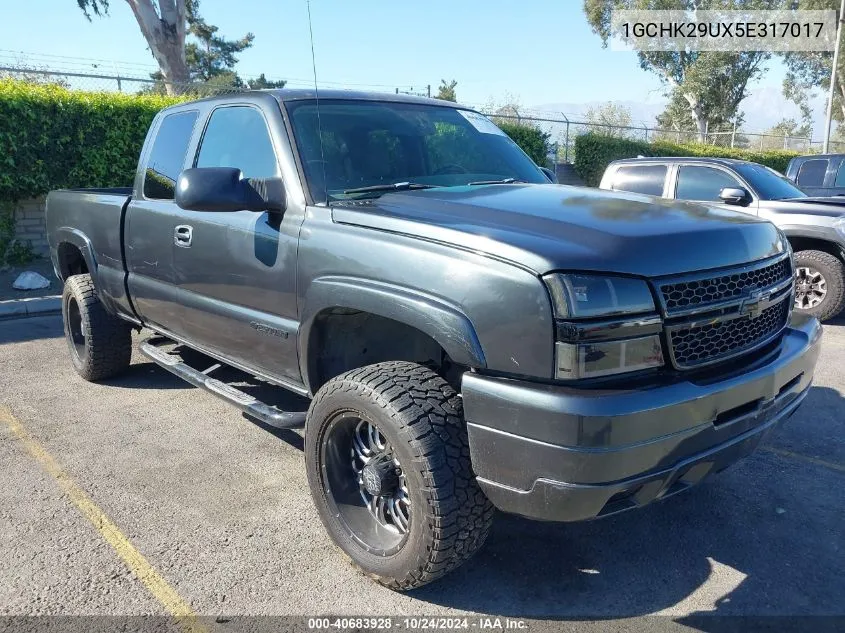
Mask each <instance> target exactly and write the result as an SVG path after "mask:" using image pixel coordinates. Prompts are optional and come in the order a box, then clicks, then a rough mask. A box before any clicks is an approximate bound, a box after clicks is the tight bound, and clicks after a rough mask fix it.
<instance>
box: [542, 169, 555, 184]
mask: <svg viewBox="0 0 845 633" xmlns="http://www.w3.org/2000/svg"><path fill="white" fill-rule="evenodd" d="M540 171H541V172H543V173H544V174H546V178H548V179H549V182H551V183H554V184H557V175H555V172H553V171H552V170H551V169H549V168H548V167H540Z"/></svg>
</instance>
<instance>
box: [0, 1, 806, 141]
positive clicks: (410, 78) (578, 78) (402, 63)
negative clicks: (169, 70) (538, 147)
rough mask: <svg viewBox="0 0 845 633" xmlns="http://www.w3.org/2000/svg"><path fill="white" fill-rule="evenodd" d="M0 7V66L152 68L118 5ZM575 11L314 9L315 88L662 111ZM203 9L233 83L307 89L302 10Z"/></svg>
mask: <svg viewBox="0 0 845 633" xmlns="http://www.w3.org/2000/svg"><path fill="white" fill-rule="evenodd" d="M4 4H5V6H4V17H3V20H2V22H0V65H14V63H15V62H17V61H27V62H28V63H30V64H36V65H38V66H45V67H51V68H57V69H62V70H74V71H77V72H100V73H104V74H113V73H114V72H115V71H116V70H119V71H120V73H121V74H122V75H126V74H130V73H131V74H135V75H136V76H143V77H146V76H147V75H148V73H149V72H151V71H154V70H156V68H157V67H156V64H155V61H154V60H153V58H152V56H151V54H150V52H149V51H148V50H147V47H146V42H145V41H144V38H143V36H142V35H141V32H140V30H139V28H138V26H137V23H136V22H135V18H134V16H133V15H132V12H131V10H130V8H129V6H128V4H127V3H126V2H124V1H123V0H111V11H110V15H109V16H108V17H106V18H96V17H94V18H93V21H92V22H90V23H89V22H88V21H86V19H85V17H84V16H83V14H82V12H81V11H80V10H79V9H78V7H77V5H76V0H28V1H27V2H9V1H8V0H7V1H6V2H5V3H4ZM581 7H582V3H581V1H580V0H534V1H532V2H523V3H521V4H517V3H514V2H512V1H511V2H505V1H503V0H486V1H481V0H449V1H446V0H426V1H425V2H414V3H412V2H401V1H397V0H393V1H388V0H355V1H354V2H353V1H350V0H312V1H311V15H312V22H311V24H312V27H313V32H314V49H315V57H316V69H317V77H318V80H319V84H320V85H324V86H332V87H335V86H336V87H349V88H367V89H382V90H387V91H391V92H392V91H393V90H395V88H396V87H400V88H402V89H409V88H411V87H413V89H414V90H415V91H424V90H425V86H426V85H429V84H430V85H431V86H432V92H435V91H436V86H437V85H438V84H439V82H440V80H441V79H446V80H451V79H455V80H457V82H458V85H457V94H458V99H459V101H461V102H462V103H465V104H468V105H476V106H483V105H485V104H488V103H497V104H501V103H505V102H509V101H516V102H517V103H519V104H521V105H522V106H524V107H526V108H528V107H533V108H538V107H548V106H552V107H558V106H559V107H568V108H572V109H577V108H578V104H586V103H595V102H605V101H610V100H614V101H624V102H636V103H637V104H645V105H646V106H647V107H646V108H645V111H648V112H650V111H651V110H654V111H656V112H659V111H660V110H661V109H662V108H661V107H660V106H659V104H660V103H661V102H662V101H663V100H664V97H663V87H662V86H661V83H660V81H659V80H658V78H657V76H656V75H654V74H652V73H648V72H646V71H643V70H641V69H640V67H639V64H638V62H637V59H636V55H635V54H634V53H633V52H629V51H611V50H610V49H609V48H608V49H605V48H602V46H601V40H600V39H599V38H598V36H596V35H594V34H593V33H592V32H591V30H590V27H589V25H588V24H587V22H586V19H585V18H584V15H583V13H582V10H581ZM200 8H201V12H202V15H203V17H205V18H206V20H207V21H208V22H209V23H211V24H216V25H218V26H219V27H220V30H221V33H222V34H223V35H225V36H227V37H229V38H233V39H234V38H238V37H240V36H242V35H243V34H245V33H247V32H252V33H254V34H255V43H254V46H253V47H252V48H251V49H249V50H247V51H245V52H243V53H242V54H241V55H240V63H239V66H238V72H239V73H240V74H241V76H243V77H252V76H256V75H258V74H259V73H262V72H263V73H265V74H266V76H267V77H268V78H273V79H287V80H288V81H289V85H290V86H291V87H295V86H306V85H313V69H312V60H311V44H310V39H309V29H308V17H307V5H306V0H201V7H200ZM81 58H82V59H81ZM91 59H93V60H100V61H97V62H94V63H92V62H91V61H88V60H91ZM94 64H96V67H94ZM783 74H784V71H783V68H782V67H781V65H780V63H779V62H771V63H770V64H769V69H768V72H767V74H766V76H765V77H764V78H763V79H762V81H760V82H758V84H756V85H754V86H752V89H751V91H752V94H753V93H755V92H756V93H757V94H758V99H757V101H759V102H761V103H762V105H761V106H756V107H762V108H763V109H764V110H766V111H769V110H770V111H771V115H772V117H774V119H775V120H778V119H779V118H780V114H781V112H782V111H783V110H784V108H787V110H789V108H788V107H787V106H786V105H785V104H784V103H773V102H772V99H777V96H778V95H779V93H780V85H781V82H782V80H783ZM760 95H766V97H765V98H764V99H761V98H759V97H760ZM790 111H791V110H790ZM795 112H797V109H795ZM765 114H767V115H768V114H769V113H768V112H766V113H765ZM643 116H646V115H645V114H644V115H643ZM760 116H761V117H762V116H763V115H762V114H761V115H760ZM746 121H747V122H748V117H746ZM767 121H768V119H767ZM747 127H748V129H752V128H756V127H759V126H754V125H749V126H747Z"/></svg>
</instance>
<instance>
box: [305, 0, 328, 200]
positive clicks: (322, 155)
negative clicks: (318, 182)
mask: <svg viewBox="0 0 845 633" xmlns="http://www.w3.org/2000/svg"><path fill="white" fill-rule="evenodd" d="M305 6H306V7H307V8H308V34H309V36H310V37H311V69H312V70H313V72H314V99H315V100H316V102H317V138H318V139H319V140H320V164H321V165H322V167H323V193H324V194H325V196H326V200H325V203H326V204H328V203H329V187H328V181H327V179H326V152H325V150H324V149H323V122H322V121H321V120H320V89H319V88H318V87H317V58H316V57H315V56H314V29H313V28H312V27H311V0H305ZM315 202H316V200H315Z"/></svg>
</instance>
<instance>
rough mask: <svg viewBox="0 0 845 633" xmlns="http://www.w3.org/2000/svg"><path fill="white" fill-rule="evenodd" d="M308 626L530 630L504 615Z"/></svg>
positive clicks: (312, 624)
mask: <svg viewBox="0 0 845 633" xmlns="http://www.w3.org/2000/svg"><path fill="white" fill-rule="evenodd" d="M307 626H308V629H309V630H313V631H333V630H341V631H345V630H356V629H357V630H360V629H369V630H390V629H397V630H402V631H433V630H473V629H475V630H479V631H504V630H523V631H524V630H528V622H526V621H525V620H520V619H514V618H500V617H473V618H462V617H422V616H420V617H402V618H392V617H358V618H356V617H351V618H350V617H347V618H332V617H323V618H308V622H307Z"/></svg>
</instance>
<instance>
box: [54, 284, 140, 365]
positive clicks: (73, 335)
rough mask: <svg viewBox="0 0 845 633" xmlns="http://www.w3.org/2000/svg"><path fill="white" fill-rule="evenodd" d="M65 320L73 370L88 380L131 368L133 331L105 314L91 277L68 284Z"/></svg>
mask: <svg viewBox="0 0 845 633" xmlns="http://www.w3.org/2000/svg"><path fill="white" fill-rule="evenodd" d="M62 320H63V321H64V330H65V338H66V339H67V343H68V347H69V348H70V358H71V361H72V362H73V367H74V369H76V371H77V373H78V374H79V375H80V376H82V377H83V378H84V379H85V380H90V381H97V380H103V379H105V378H110V377H111V376H116V375H117V374H119V373H121V372H122V371H124V370H125V369H126V368H127V367H129V362H130V360H131V357H132V328H131V326H130V325H129V324H128V323H126V322H125V321H123V320H121V319H119V318H117V317H116V316H113V315H111V314H109V313H108V312H107V311H106V309H105V308H104V307H103V304H102V303H100V299H99V298H98V297H97V293H96V291H95V290H94V282H93V281H92V280H91V276H90V275H87V274H86V275H74V276H72V277H68V279H67V280H66V281H65V288H64V292H63V293H62Z"/></svg>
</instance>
